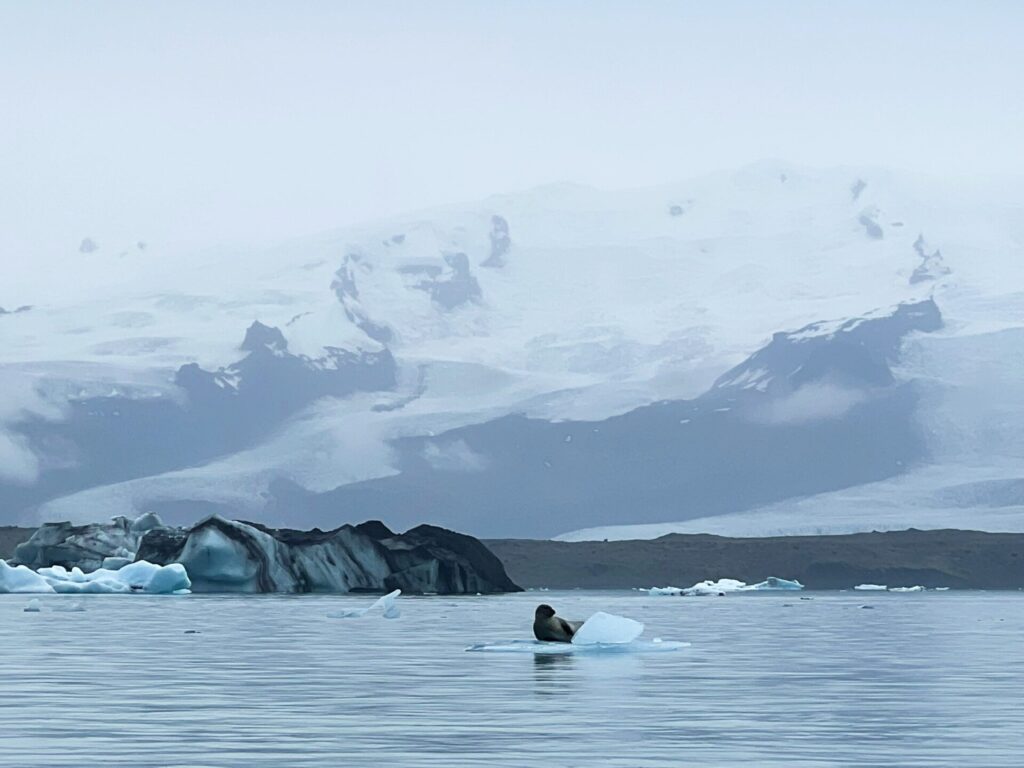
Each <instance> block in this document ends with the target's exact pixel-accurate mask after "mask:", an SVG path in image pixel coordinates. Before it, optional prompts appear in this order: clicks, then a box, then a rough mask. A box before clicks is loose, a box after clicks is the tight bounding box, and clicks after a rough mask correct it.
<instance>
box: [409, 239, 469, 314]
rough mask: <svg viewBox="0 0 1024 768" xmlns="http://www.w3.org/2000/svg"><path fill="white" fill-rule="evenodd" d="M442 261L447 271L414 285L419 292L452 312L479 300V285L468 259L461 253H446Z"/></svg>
mask: <svg viewBox="0 0 1024 768" xmlns="http://www.w3.org/2000/svg"><path fill="white" fill-rule="evenodd" d="M444 261H445V263H446V264H447V265H448V269H447V271H442V272H439V273H438V274H437V276H436V277H431V278H430V279H428V280H423V281H421V282H420V283H418V284H417V285H416V288H418V289H419V290H421V291H426V292H427V293H429V294H430V298H432V299H433V300H434V303H435V304H437V305H439V306H440V307H442V308H444V309H447V310H452V309H455V308H456V307H459V306H462V305H463V304H465V303H467V302H470V301H478V300H479V299H480V283H479V282H477V279H476V278H475V277H474V276H473V273H472V271H471V270H470V268H469V257H468V256H467V255H466V254H465V253H462V252H461V251H460V252H458V253H446V254H444Z"/></svg>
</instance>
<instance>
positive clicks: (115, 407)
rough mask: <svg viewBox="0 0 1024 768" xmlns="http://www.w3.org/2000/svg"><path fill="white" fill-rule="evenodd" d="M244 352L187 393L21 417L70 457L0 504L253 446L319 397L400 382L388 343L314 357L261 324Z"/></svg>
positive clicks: (126, 397)
mask: <svg viewBox="0 0 1024 768" xmlns="http://www.w3.org/2000/svg"><path fill="white" fill-rule="evenodd" d="M241 351H242V352H243V353H244V356H243V357H242V358H241V359H240V360H239V361H238V362H236V363H234V364H233V365H230V366H227V367H225V368H221V369H219V370H216V371H207V370H204V369H203V368H201V367H199V366H198V365H196V364H194V363H193V364H188V365H183V366H182V367H181V368H179V369H178V371H177V373H176V375H175V383H176V384H177V385H178V387H180V389H181V391H182V393H183V394H184V397H183V398H170V397H145V398H142V397H137V396H132V395H131V394H130V393H125V394H118V393H115V394H112V395H110V396H108V397H89V398H83V399H77V400H72V401H70V402H69V403H68V405H67V412H66V418H64V419H63V420H62V421H48V420H45V419H42V418H35V419H29V420H27V421H25V422H23V423H21V424H19V425H18V426H17V429H18V431H19V432H21V434H22V435H23V436H24V437H25V438H27V440H28V441H29V444H30V445H31V446H32V448H33V449H35V450H36V452H37V453H38V454H39V455H41V456H57V457H61V459H62V460H61V461H57V462H54V464H56V466H54V467H53V468H50V469H48V470H46V471H44V472H43V473H42V475H41V477H40V480H39V482H37V483H35V484H34V485H31V486H24V485H14V484H4V483H0V506H2V507H3V508H5V509H9V510H12V511H14V512H20V511H22V510H25V509H27V508H30V507H32V506H33V505H35V504H38V503H40V502H42V501H45V500H47V499H50V498H54V497H57V496H61V495H64V494H66V493H70V492H73V491H76V490H79V489H82V488H89V487H93V486H97V485H103V484H107V483H113V482H119V481H123V480H129V479H132V478H136V477H145V476H148V475H153V474H159V473H162V472H167V471H170V470H173V469H179V468H182V467H186V466H192V465H195V464H200V463H203V462H205V461H208V460H210V459H212V458H214V457H215V456H219V455H224V454H228V453H231V452H234V451H237V450H240V449H241V448H244V447H247V446H249V445H252V444H253V443H254V442H255V441H257V440H259V439H261V438H263V437H265V436H266V435H268V434H269V433H270V432H271V431H272V430H273V429H275V428H276V427H278V426H279V425H280V424H281V423H282V422H283V421H284V420H285V419H287V418H288V417H289V416H291V415H293V414H295V413H296V412H298V411H299V410H300V409H302V408H304V407H305V406H307V405H309V404H310V403H312V402H313V401H315V400H317V399H318V398H322V397H344V396H347V395H350V394H352V393H354V392H357V391H375V390H388V389H392V388H393V387H394V385H395V376H396V368H397V367H396V364H395V360H394V358H393V357H392V355H391V352H390V351H389V350H388V349H387V348H384V349H382V350H380V351H358V352H353V351H349V350H345V349H337V348H332V347H328V348H325V350H324V355H323V356H322V357H319V358H310V357H307V356H305V355H296V354H293V353H291V352H290V351H289V350H288V344H287V341H286V340H285V338H284V336H283V334H282V333H281V331H280V330H279V329H277V328H272V327H269V326H266V325H263V324H262V323H259V322H255V323H253V324H252V326H250V328H249V329H248V331H247V332H246V334H245V339H244V340H243V342H242V345H241ZM193 519H194V518H193ZM188 522H191V520H188Z"/></svg>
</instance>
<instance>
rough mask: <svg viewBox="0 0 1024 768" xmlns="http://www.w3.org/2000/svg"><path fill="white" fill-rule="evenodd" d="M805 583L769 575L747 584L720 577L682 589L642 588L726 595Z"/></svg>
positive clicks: (667, 592)
mask: <svg viewBox="0 0 1024 768" xmlns="http://www.w3.org/2000/svg"><path fill="white" fill-rule="evenodd" d="M803 588H804V585H803V584H801V583H800V582H799V581H792V580H790V579H780V578H778V577H777V576H769V577H768V578H767V579H765V580H764V581H759V582H758V583H757V584H747V583H746V582H745V581H739V580H737V579H719V580H718V581H711V580H710V579H708V580H706V581H701V582H698V583H696V584H694V585H693V586H692V587H686V588H685V589H682V588H680V587H651V588H650V589H645V590H641V591H643V592H647V594H649V595H687V596H690V597H693V596H698V597H699V596H703V595H725V594H727V593H729V592H762V591H766V590H776V589H778V590H798V589H803Z"/></svg>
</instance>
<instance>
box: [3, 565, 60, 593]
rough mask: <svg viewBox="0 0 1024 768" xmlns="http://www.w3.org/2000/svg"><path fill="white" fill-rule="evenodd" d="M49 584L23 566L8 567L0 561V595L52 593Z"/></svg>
mask: <svg viewBox="0 0 1024 768" xmlns="http://www.w3.org/2000/svg"><path fill="white" fill-rule="evenodd" d="M53 591H54V589H53V587H51V586H50V583H49V582H48V581H47V580H46V579H45V578H43V577H42V576H40V575H39V574H38V573H36V572H35V571H33V570H32V569H31V568H28V567H27V566H24V565H18V566H10V565H8V564H7V561H6V560H0V593H15V594H22V593H27V594H33V593H46V592H53Z"/></svg>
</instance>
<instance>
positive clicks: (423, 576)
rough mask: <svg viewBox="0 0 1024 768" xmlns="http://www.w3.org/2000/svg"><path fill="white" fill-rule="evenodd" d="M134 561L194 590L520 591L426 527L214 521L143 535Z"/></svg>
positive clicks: (472, 543)
mask: <svg viewBox="0 0 1024 768" xmlns="http://www.w3.org/2000/svg"><path fill="white" fill-rule="evenodd" d="M137 557H138V559H140V560H146V561H148V562H151V563H157V564H162V565H166V564H170V563H180V564H182V565H183V566H185V570H186V571H188V574H189V578H190V579H191V580H192V589H193V591H195V592H358V591H364V592H378V591H384V592H388V591H391V590H394V589H401V590H402V591H403V592H406V593H420V594H422V593H438V594H476V593H478V592H480V593H492V592H518V591H520V588H519V587H517V586H516V585H515V584H514V583H512V581H511V580H510V579H509V578H508V576H507V575H506V574H505V570H504V567H503V566H502V565H501V562H500V561H499V560H498V559H497V558H496V557H495V556H494V555H493V554H491V552H490V551H489V550H488V549H487V548H486V547H485V546H484V545H483V544H481V543H480V542H479V541H478V540H477V539H474V538H472V537H470V536H464V535H462V534H459V533H455V532H453V531H447V530H444V529H442V528H435V527H433V526H427V525H421V526H419V527H418V528H414V529H412V530H410V531H407V532H406V533H404V534H396V533H393V532H392V531H390V530H389V529H388V528H387V527H386V526H384V525H383V523H379V522H370V523H363V524H361V525H357V526H351V525H345V526H342V527H341V528H336V529H335V530H332V531H321V530H319V529H314V530H312V531H295V530H290V529H273V528H267V527H265V526H262V525H259V524H258V523H246V522H238V521H232V520H226V519H224V518H222V517H219V516H213V517H209V518H207V519H205V520H203V521H202V522H200V523H198V524H197V525H195V526H193V527H192V528H159V529H154V530H152V531H150V532H149V533H147V534H146V535H145V536H144V537H143V539H142V541H141V543H140V545H139V551H138V555H137Z"/></svg>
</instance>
